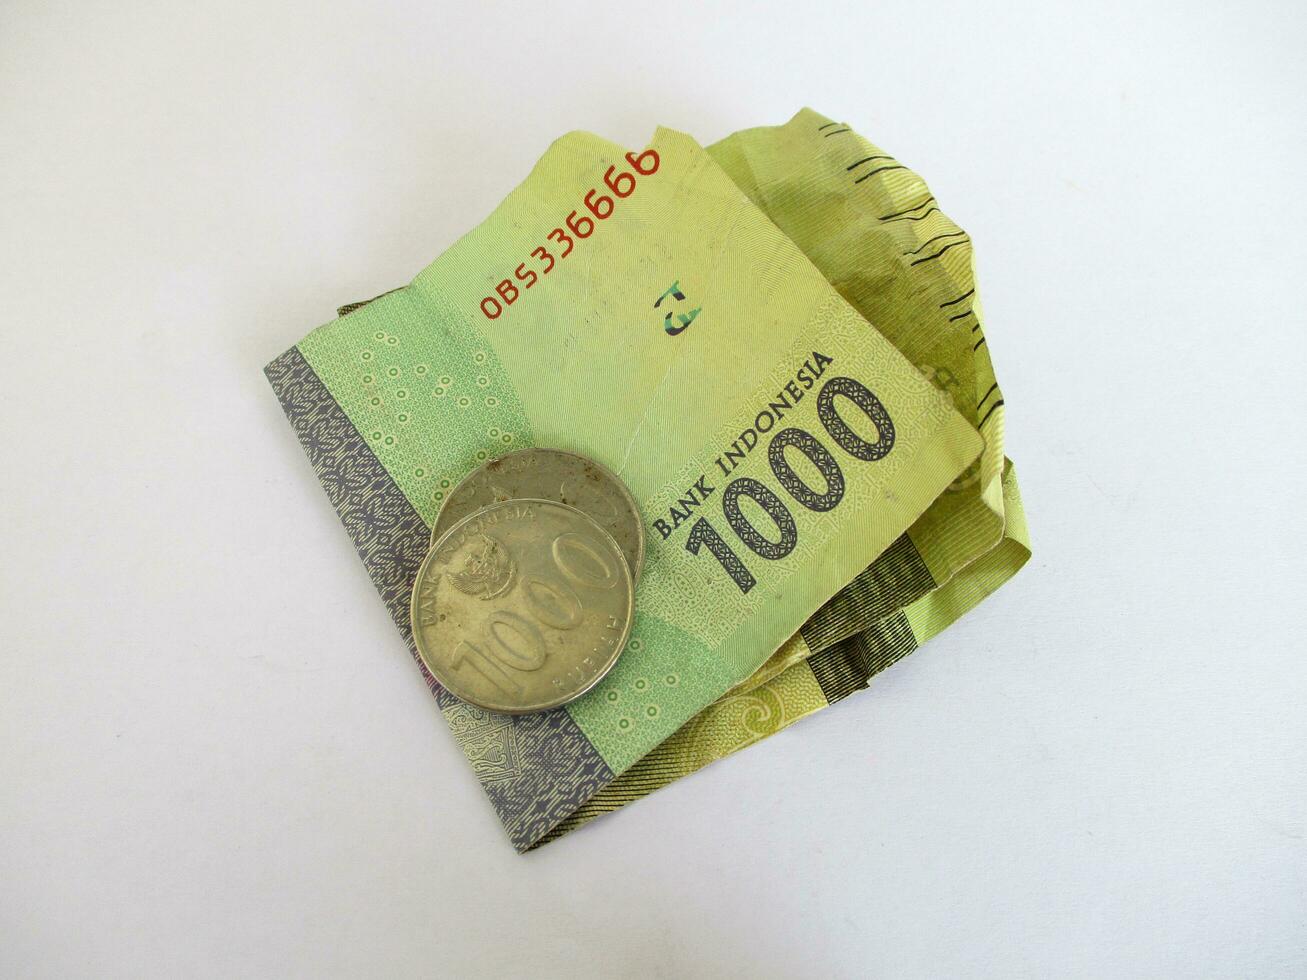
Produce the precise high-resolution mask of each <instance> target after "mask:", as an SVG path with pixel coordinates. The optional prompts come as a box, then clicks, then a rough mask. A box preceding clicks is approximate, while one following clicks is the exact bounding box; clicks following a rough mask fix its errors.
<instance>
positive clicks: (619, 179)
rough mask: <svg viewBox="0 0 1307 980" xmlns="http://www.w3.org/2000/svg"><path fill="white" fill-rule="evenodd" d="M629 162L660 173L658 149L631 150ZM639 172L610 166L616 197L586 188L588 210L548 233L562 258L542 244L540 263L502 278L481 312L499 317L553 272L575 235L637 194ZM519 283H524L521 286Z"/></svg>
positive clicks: (587, 232)
mask: <svg viewBox="0 0 1307 980" xmlns="http://www.w3.org/2000/svg"><path fill="white" fill-rule="evenodd" d="M626 162H627V164H629V165H630V167H631V169H632V170H634V171H635V174H639V175H640V176H641V177H648V176H649V175H650V174H653V173H657V172H658V164H659V162H660V161H659V159H658V151H657V150H653V149H649V150H645V151H644V152H642V153H638V154H637V153H634V152H632V153H628V154H627V155H626ZM635 174H631V173H628V172H627V171H625V170H618V169H617V165H616V164H613V165H612V166H611V167H609V168H608V170H607V171H606V172H605V173H604V185H605V186H606V187H607V188H608V190H610V191H612V196H609V195H608V194H601V193H599V188H597V187H592V188H590V190H588V191H586V192H585V196H584V197H583V198H582V200H581V204H582V205H583V206H584V208H585V210H586V212H588V213H585V214H582V213H581V209H580V208H576V209H574V210H572V211H571V212H570V213H569V214H568V215H567V217H566V218H565V219H563V227H566V229H567V231H564V230H563V227H559V228H555V229H554V230H553V231H551V232H550V233H549V234H548V235H546V236H545V239H546V241H550V242H556V243H558V245H559V247H560V248H561V251H560V252H559V253H558V258H557V259H555V258H554V256H553V254H552V253H550V251H549V250H548V248H546V247H545V246H544V245H540V246H539V247H537V248H536V249H535V250H534V251H532V252H531V258H534V259H538V260H539V261H538V262H536V263H533V264H531V265H528V264H527V263H526V262H522V263H520V264H519V265H518V267H517V268H516V269H514V270H513V278H512V279H507V278H505V279H501V280H500V281H499V284H498V285H497V286H495V295H494V296H487V297H486V298H485V299H483V300H482V301H481V312H482V313H483V314H485V317H486V319H487V320H496V319H498V318H499V317H500V316H501V315H502V314H503V313H504V312H505V311H506V310H507V308H508V307H510V306H512V305H513V304H514V303H516V302H517V300H518V298H519V297H520V296H521V295H522V294H523V293H524V292H525V291H526V290H528V289H530V288H531V287H532V286H534V285H535V284H536V282H537V281H539V279H540V277H541V276H547V275H549V272H550V270H552V269H553V267H554V266H555V265H556V264H557V263H558V262H560V261H562V260H563V259H565V258H567V257H568V256H569V255H571V254H572V251H573V249H574V248H575V245H576V242H575V240H574V238H573V236H575V237H576V238H589V237H590V236H591V235H593V234H594V232H595V222H596V221H604V220H605V219H607V218H611V217H612V216H613V212H614V211H616V210H617V200H621V199H622V198H626V197H630V196H631V195H632V194H633V193H635V185H636V178H635ZM615 199H616V200H615ZM591 215H593V217H591ZM569 232H570V233H571V234H569ZM537 268H538V269H539V270H540V271H539V272H538V273H537V272H536V269H537ZM514 280H516V282H514ZM518 283H520V284H521V288H520V289H519V288H518Z"/></svg>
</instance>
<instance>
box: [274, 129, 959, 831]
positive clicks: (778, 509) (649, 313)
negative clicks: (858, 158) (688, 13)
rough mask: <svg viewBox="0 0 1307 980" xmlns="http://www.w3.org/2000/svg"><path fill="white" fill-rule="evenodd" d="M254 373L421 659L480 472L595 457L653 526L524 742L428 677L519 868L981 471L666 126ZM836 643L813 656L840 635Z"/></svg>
mask: <svg viewBox="0 0 1307 980" xmlns="http://www.w3.org/2000/svg"><path fill="white" fill-rule="evenodd" d="M267 374H268V376H269V379H270V380H271V381H272V384H273V387H274V388H275V389H276V391H277V393H278V395H279V397H280V398H281V400H282V403H283V406H284V408H285V410H286V413H287V415H288V417H289V418H290V420H291V423H292V425H293V426H294V427H295V429H296V431H297V433H298V434H299V437H300V440H301V442H302V444H303V446H304V448H305V450H306V452H307V453H308V455H309V457H310V460H311V462H312V463H313V465H314V466H315V468H316V469H317V471H318V475H319V478H320V479H321V481H322V483H323V485H324V488H325V489H326V490H327V492H328V494H329V496H330V497H331V499H332V500H333V502H334V503H335V505H336V507H337V509H338V511H339V513H340V516H341V519H342V521H343V522H344V524H345V526H346V529H347V530H348V531H349V533H350V534H351V536H352V537H353V539H354V542H355V544H356V546H357V548H358V550H359V552H360V555H361V557H362V558H363V560H364V562H365V564H366V565H367V567H368V569H369V571H370V573H371V574H372V577H373V579H374V582H375V583H376V585H377V587H378V590H379V591H380V592H381V594H382V596H383V598H384V599H385V600H386V602H387V604H388V605H389V606H390V608H391V610H392V614H393V615H394V616H395V619H396V623H397V625H398V626H399V627H400V629H401V631H402V632H404V633H405V634H406V635H407V622H406V620H407V617H406V615H405V613H406V609H407V594H408V590H409V588H410V587H411V584H412V580H413V575H414V572H415V571H416V568H417V565H418V563H419V562H420V561H421V559H422V557H423V554H424V553H425V550H426V545H427V542H428V537H429V533H430V532H429V526H430V525H431V523H432V522H433V521H434V519H435V516H436V513H437V511H438V509H439V507H440V503H441V500H442V498H443V496H444V494H445V493H447V492H448V490H449V489H450V488H451V487H453V486H454V485H456V484H457V482H458V481H459V480H460V479H461V478H462V477H463V476H464V475H466V473H467V472H469V471H470V470H472V469H474V468H475V467H476V466H478V465H480V464H481V463H482V462H484V461H485V460H486V459H487V458H491V457H492V456H494V455H496V454H500V453H503V452H507V451H510V450H513V449H518V448H522V447H523V446H530V445H540V446H551V447H556V448H560V449H565V450H569V451H575V452H581V453H584V454H586V455H588V456H590V457H592V458H594V459H596V460H598V461H600V462H601V463H603V464H604V465H606V466H608V467H609V468H610V469H612V470H613V471H614V472H616V473H617V474H618V475H619V476H620V477H621V478H622V479H623V480H624V481H625V482H626V484H627V485H628V486H629V487H630V488H631V491H632V492H633V494H634V495H635V497H636V499H637V501H638V502H639V504H640V509H641V513H642V514H643V515H644V518H645V520H646V537H647V540H648V542H649V544H648V548H647V553H646V559H645V569H644V573H643V575H642V577H641V581H640V585H639V587H638V592H637V602H636V605H637V613H636V620H635V625H634V627H633V629H632V631H631V639H630V641H629V644H628V646H627V649H626V650H625V652H624V653H623V655H622V657H621V658H620V660H619V661H618V664H617V666H616V668H615V669H614V670H613V671H612V673H610V674H609V675H607V677H606V678H605V679H604V680H603V681H602V682H601V683H600V684H599V685H598V686H597V687H595V688H594V689H593V690H592V691H591V692H590V693H589V694H587V695H585V696H584V697H582V698H581V699H580V700H578V701H575V702H572V703H571V704H569V705H567V706H565V707H564V708H560V709H555V710H552V711H548V712H543V713H540V714H535V715H525V716H513V717H510V716H504V715H494V714H491V713H489V712H486V711H484V710H481V709H476V708H472V707H470V706H468V705H466V704H464V703H462V702H459V701H457V700H456V699H454V698H452V696H450V695H448V694H447V693H446V692H444V691H443V689H441V688H440V687H439V686H438V685H435V684H434V681H432V680H431V679H430V677H429V675H428V683H429V684H431V685H432V689H433V691H434V693H435V694H436V696H437V699H438V701H439V703H440V706H441V710H442V712H443V713H444V714H445V716H446V718H447V719H448V721H449V723H450V727H451V729H452V730H453V731H454V733H455V735H456V736H457V737H458V739H459V741H460V743H461V744H462V746H463V748H464V750H465V752H466V754H467V756H468V758H469V760H470V761H471V763H472V765H473V767H474V769H475V770H476V772H477V775H478V776H479V777H480V779H481V781H482V784H483V786H484V787H485V788H486V791H487V794H488V795H489V796H490V798H491V801H492V803H493V804H494V805H495V808H496V809H497V810H498V812H499V815H500V817H501V819H502V820H503V822H504V825H505V827H506V829H507V830H508V832H509V835H510V838H511V839H512V840H513V842H514V844H515V845H516V846H517V847H519V848H520V849H526V848H529V847H531V846H532V845H534V844H536V843H538V842H539V841H540V840H542V839H543V838H544V836H545V835H546V834H548V833H549V831H550V830H552V829H553V828H555V827H556V826H558V825H559V824H560V823H561V822H563V821H564V820H565V819H566V818H567V817H568V816H569V815H571V814H573V813H575V812H577V810H578V808H579V807H581V806H582V805H583V804H584V803H585V801H586V800H589V799H591V798H592V797H594V796H595V795H596V794H597V793H598V792H600V791H601V790H602V788H603V787H604V786H606V785H608V784H610V783H612V782H613V781H614V780H615V779H616V778H617V777H619V776H620V775H621V774H622V773H623V772H626V771H627V770H629V769H631V767H632V766H633V765H635V764H636V763H637V762H638V761H639V760H641V759H643V758H644V757H646V756H647V755H648V754H649V752H650V751H651V750H652V749H654V748H655V747H656V746H658V745H659V744H661V743H662V742H664V741H665V740H666V739H667V738H668V737H669V736H671V735H672V734H673V733H675V732H677V731H678V730H679V729H681V728H682V727H683V725H684V724H685V723H686V722H687V721H689V720H690V719H692V718H693V717H694V716H696V715H697V714H699V713H700V712H701V711H702V710H703V709H704V708H705V707H707V706H709V705H711V704H713V703H714V702H716V701H718V700H719V699H720V698H721V697H722V695H724V694H726V692H728V691H731V690H733V689H736V688H738V687H739V686H740V685H741V684H742V683H744V682H746V681H747V680H748V679H749V678H750V677H751V676H753V675H754V674H755V673H756V671H757V670H758V668H759V667H760V666H762V665H763V664H764V663H765V662H767V661H768V660H769V658H771V657H772V656H773V655H774V654H775V653H776V651H777V650H778V649H781V648H782V647H783V646H784V645H786V644H787V641H788V642H789V643H791V644H793V643H795V642H796V641H795V640H793V639H791V638H792V637H794V636H795V634H796V632H797V631H798V630H799V628H800V627H801V626H803V625H804V624H805V623H807V622H810V621H811V617H812V614H813V613H814V611H815V610H817V609H819V608H820V607H822V605H823V604H824V603H826V602H827V600H828V599H830V597H831V596H832V595H834V594H835V593H836V592H837V591H839V590H840V589H842V588H844V587H846V586H848V585H849V583H850V582H856V581H857V580H858V579H859V578H860V577H862V576H865V575H866V574H867V572H866V569H867V567H868V565H870V564H871V563H872V561H873V559H875V558H876V557H877V556H881V555H882V554H883V553H884V552H886V549H887V548H890V547H891V546H892V545H893V546H896V547H901V545H899V544H898V543H899V542H903V541H905V540H907V539H906V538H905V533H906V532H907V531H908V530H909V528H911V527H912V526H914V524H915V523H916V522H917V521H918V520H920V519H921V518H922V516H923V514H926V513H927V510H928V508H929V507H931V506H932V505H933V504H934V503H935V502H936V501H937V500H938V498H940V496H941V494H943V493H945V492H946V491H947V489H948V488H949V486H950V485H952V484H954V483H955V482H956V481H957V480H958V479H959V477H965V473H966V470H967V468H968V467H969V466H971V465H972V464H973V463H974V461H975V460H976V459H977V458H978V457H980V455H981V454H982V453H983V452H984V450H985V441H984V439H983V438H982V437H981V436H980V435H979V434H978V433H977V431H976V429H975V427H974V426H973V425H972V424H969V423H968V421H967V419H966V418H965V417H964V416H963V415H962V414H961V413H960V412H958V410H957V408H956V406H955V401H954V400H953V399H950V398H949V397H948V395H947V394H945V393H943V392H941V391H940V389H939V388H938V387H937V386H935V385H933V384H932V383H931V382H930V381H929V380H927V379H926V378H924V377H923V375H922V374H921V372H920V371H919V369H918V367H917V366H916V365H915V364H914V363H913V362H912V361H911V360H910V359H909V358H906V357H904V356H903V354H901V353H900V352H899V350H898V349H897V348H896V347H895V346H894V345H893V344H891V343H890V342H889V341H887V340H886V339H885V337H884V336H883V335H882V334H881V333H880V332H878V331H877V330H876V329H875V328H874V327H873V326H871V325H870V324H869V323H868V322H867V320H866V318H865V317H863V316H862V315H861V314H860V313H859V312H858V311H857V310H856V309H855V308H854V307H853V306H851V305H850V304H849V303H848V301H847V300H846V299H845V298H843V297H842V296H841V295H840V294H839V292H837V291H836V289H834V288H832V285H831V283H830V282H828V281H827V278H826V277H825V276H823V275H822V274H821V272H819V271H818V269H817V268H816V267H814V266H813V264H812V263H811V261H809V259H808V258H807V257H805V256H804V254H803V252H802V251H801V250H800V249H799V248H798V247H797V246H796V245H795V243H794V241H793V240H792V239H791V238H790V237H787V236H786V235H785V234H783V233H782V232H781V231H780V230H779V229H778V227H777V225H776V224H775V223H774V221H773V220H769V219H768V217H767V216H766V215H764V213H763V212H762V211H761V210H760V209H759V208H758V206H757V205H756V204H755V203H754V202H753V201H751V200H750V199H749V197H748V196H747V195H746V194H745V193H742V192H741V188H740V186H738V185H737V184H736V183H735V182H733V181H732V180H731V178H730V177H728V176H727V174H726V173H725V172H724V171H723V169H722V168H721V166H719V165H718V163H716V162H715V161H714V160H713V158H712V157H710V156H709V155H708V154H707V153H706V152H704V150H703V149H702V148H701V147H699V146H698V145H697V144H696V143H695V142H694V141H693V140H692V139H690V138H689V137H687V136H684V135H682V134H679V133H675V132H673V131H671V130H665V129H660V130H659V131H658V132H657V133H656V134H655V137H654V139H653V141H652V143H651V145H650V146H649V147H647V148H646V149H644V150H635V151H626V150H625V149H624V148H622V147H618V146H615V145H613V144H611V143H608V142H606V141H603V140H601V139H599V138H598V137H594V136H591V135H588V134H581V133H573V134H569V135H568V136H566V137H564V138H563V139H561V140H559V141H558V142H556V143H555V144H554V146H552V147H551V148H550V149H549V151H548V152H547V153H546V154H545V156H544V157H543V158H542V159H541V161H540V162H539V163H538V164H537V166H536V168H535V169H534V170H533V171H532V173H531V175H530V176H529V177H528V178H527V179H526V181H524V183H523V184H522V185H521V186H520V187H519V188H518V189H517V190H515V191H514V192H513V193H512V194H510V195H509V197H508V198H507V199H506V200H505V201H504V203H503V204H501V205H500V207H499V208H498V209H496V211H495V212H494V214H492V215H491V217H490V218H489V219H487V221H485V222H484V223H483V224H482V225H480V226H478V228H476V229H474V230H473V231H472V232H470V233H469V234H468V235H467V236H465V237H464V238H463V239H461V240H460V241H459V242H458V243H457V244H456V245H455V246H453V247H452V248H451V249H450V250H449V251H447V252H446V253H445V254H444V255H442V256H441V257H440V258H439V259H437V260H436V262H434V263H433V264H432V265H431V266H429V267H428V268H427V269H426V270H424V271H423V272H422V273H420V274H419V275H418V276H417V277H416V278H415V279H414V280H413V282H412V283H411V284H410V285H408V286H406V287H404V288H402V289H400V290H397V291H395V292H392V293H390V294H387V295H385V296H382V297H379V298H378V299H377V300H375V301H373V302H371V303H368V304H367V305H365V306H363V307H361V308H359V309H357V310H355V311H354V312H352V313H350V314H348V315H347V316H345V317H342V318H341V319H338V320H336V321H333V322H332V323H330V324H327V325H326V326H324V327H321V328H319V329H318V330H316V331H314V332H313V333H311V334H310V335H309V336H308V337H306V338H305V339H304V340H302V341H301V342H300V343H299V344H297V345H296V346H295V347H294V348H292V349H291V350H290V351H288V352H287V353H286V354H284V355H282V356H281V357H280V358H278V359H276V360H275V361H274V362H272V364H270V365H269V366H268V368H267ZM896 574H897V573H896ZM864 590H865V586H864ZM859 608H861V607H859ZM856 625H857V626H858V627H859V629H864V628H866V627H867V626H869V625H871V622H870V621H869V622H868V623H866V624H863V623H858V624H856ZM835 632H838V631H834V632H832V631H830V630H827V631H826V633H824V634H823V637H822V639H823V640H824V641H825V645H826V646H829V645H831V644H833V643H834V642H836V641H837V640H838V639H841V638H846V637H847V635H851V634H848V633H846V634H845V636H844V637H836V636H835ZM409 639H410V644H411V637H409ZM797 642H799V643H801V644H804V645H805V646H808V647H809V649H810V648H811V645H809V644H805V643H804V641H803V640H799V641H797Z"/></svg>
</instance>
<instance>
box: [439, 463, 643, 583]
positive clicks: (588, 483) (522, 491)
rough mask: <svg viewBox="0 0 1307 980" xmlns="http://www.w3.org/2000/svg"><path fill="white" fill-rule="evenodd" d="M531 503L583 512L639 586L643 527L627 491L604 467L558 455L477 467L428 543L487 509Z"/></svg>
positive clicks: (450, 498) (450, 502) (446, 506)
mask: <svg viewBox="0 0 1307 980" xmlns="http://www.w3.org/2000/svg"><path fill="white" fill-rule="evenodd" d="M521 497H531V498H535V499H539V500H556V501H558V502H559V503H560V504H568V505H570V506H572V507H575V508H576V509H577V510H581V511H584V512H585V513H586V514H587V515H589V516H590V517H591V518H593V519H594V520H595V521H596V522H598V524H599V525H600V526H601V527H602V528H603V529H604V530H605V531H607V532H608V533H609V534H611V535H612V536H613V539H614V540H615V541H616V542H617V545H618V547H620V548H621V549H622V554H623V555H625V556H626V563H627V565H629V566H630V568H631V577H632V578H634V579H635V580H636V581H637V582H638V581H640V569H641V566H642V565H643V564H644V524H643V523H642V522H641V520H640V509H639V508H638V507H637V506H636V503H635V498H634V497H632V496H631V491H629V490H627V489H626V484H624V483H623V482H622V481H621V480H620V479H618V477H617V476H616V475H614V474H613V473H612V471H611V470H609V469H608V468H607V467H605V466H602V465H600V464H599V463H596V462H595V461H594V460H593V459H588V458H587V457H585V456H580V455H578V454H576V453H569V452H566V451H564V450H562V449H535V448H533V449H521V450H518V451H517V452H515V453H508V454H507V455H505V456H500V457H499V458H497V459H492V460H490V462H488V463H486V464H484V465H483V466H480V467H478V468H477V469H475V470H473V471H472V472H471V473H469V474H468V475H467V476H466V477H464V478H463V480H462V482H461V483H459V484H458V486H456V487H454V489H453V490H451V491H450V492H449V496H447V497H446V498H445V502H444V504H442V505H441V508H440V513H439V514H438V515H437V516H436V524H435V527H433V528H432V529H431V543H432V544H433V545H434V544H435V543H436V542H437V541H439V540H440V538H441V536H442V535H443V534H444V533H445V532H446V531H448V530H449V529H450V528H451V527H453V526H454V525H455V524H457V523H458V522H459V521H461V520H462V519H463V518H465V517H467V515H469V514H471V513H474V512H475V511H477V510H480V509H481V508H482V507H485V506H486V505H487V504H493V503H496V502H498V501H502V500H516V499H518V498H521Z"/></svg>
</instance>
